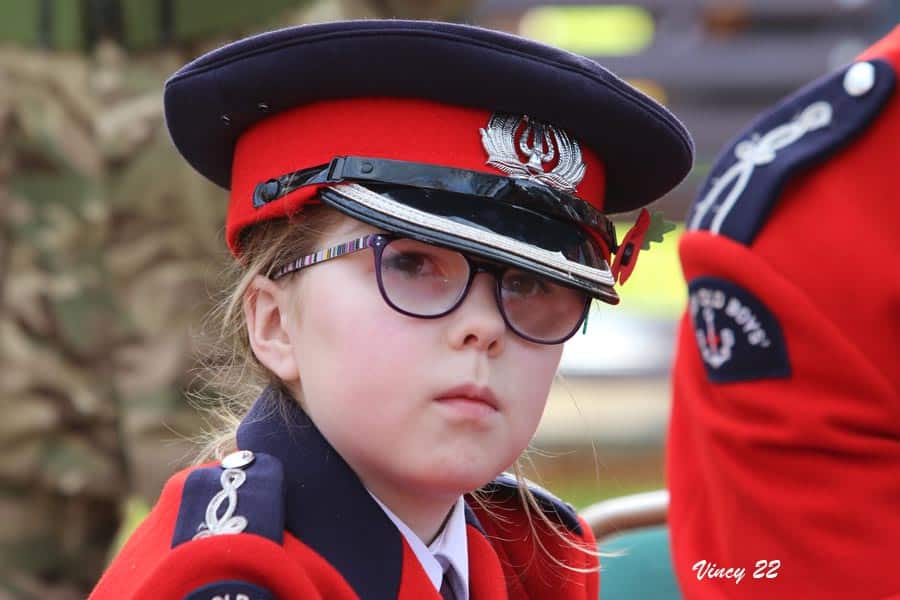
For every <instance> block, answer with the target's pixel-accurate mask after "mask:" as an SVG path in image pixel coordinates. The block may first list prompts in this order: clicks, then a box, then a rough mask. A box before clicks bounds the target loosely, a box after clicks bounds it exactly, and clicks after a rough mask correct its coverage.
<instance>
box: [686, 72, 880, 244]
mask: <svg viewBox="0 0 900 600" xmlns="http://www.w3.org/2000/svg"><path fill="white" fill-rule="evenodd" d="M895 79H896V77H895V75H894V70H893V69H892V68H891V66H890V65H889V64H888V63H887V62H885V61H883V60H872V61H868V62H858V63H855V64H853V65H850V66H849V67H847V68H846V69H844V70H842V71H840V72H838V73H835V74H833V75H830V76H827V77H824V78H822V79H819V80H818V81H815V82H813V83H811V84H809V85H808V86H806V87H804V88H802V89H801V90H799V91H798V92H796V93H795V94H793V95H791V96H789V97H788V98H786V99H785V100H783V101H781V102H779V103H778V104H777V105H776V106H775V107H774V108H773V109H772V110H771V111H769V112H767V113H765V114H763V115H761V116H760V117H759V118H757V119H756V120H755V121H754V122H753V123H752V124H751V125H750V126H749V128H748V129H747V130H746V131H745V133H743V134H741V135H740V136H738V138H737V139H736V140H735V141H733V142H732V143H731V144H730V146H729V147H728V149H727V150H726V151H725V152H723V153H722V154H721V155H720V156H719V158H718V160H717V161H716V163H715V165H714V166H713V168H712V170H711V172H710V175H709V177H708V178H707V179H706V181H705V182H704V183H703V185H702V186H701V188H700V193H699V195H698V197H697V200H696V201H695V202H694V204H693V205H692V207H691V210H690V211H689V213H688V216H687V219H686V228H687V229H688V230H706V231H709V232H710V233H714V234H717V235H723V236H726V237H729V238H731V239H733V240H735V241H737V242H740V243H742V244H746V245H749V244H750V243H751V242H752V241H753V239H754V238H755V237H756V234H757V233H758V232H759V230H760V229H761V228H762V226H763V224H764V223H765V221H766V219H767V218H768V216H769V214H770V212H771V211H772V208H773V207H774V206H775V204H776V203H777V201H778V197H779V196H780V194H781V190H782V188H783V187H784V185H785V184H786V183H787V181H788V179H789V178H790V177H791V176H792V175H794V174H795V173H797V172H799V171H801V170H803V169H807V168H810V167H812V166H814V165H816V164H818V163H820V162H822V161H824V160H825V159H827V158H828V157H829V156H831V155H832V154H833V153H834V152H836V151H837V150H838V149H840V148H841V147H843V146H844V145H846V144H847V143H849V142H850V141H851V140H852V139H853V138H854V137H855V136H856V135H857V134H859V133H862V132H863V131H865V129H866V127H867V126H868V125H869V123H871V122H872V121H873V120H874V119H875V117H876V116H877V115H878V113H879V112H880V111H881V108H882V107H883V106H884V105H885V103H886V102H887V100H888V98H890V96H891V92H892V91H893V89H894V81H895Z"/></svg>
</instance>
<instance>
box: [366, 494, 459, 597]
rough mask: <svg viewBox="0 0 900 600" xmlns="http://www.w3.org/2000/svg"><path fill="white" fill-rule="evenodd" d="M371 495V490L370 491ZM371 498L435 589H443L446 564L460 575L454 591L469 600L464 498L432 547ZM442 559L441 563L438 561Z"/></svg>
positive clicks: (385, 507)
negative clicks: (401, 536)
mask: <svg viewBox="0 0 900 600" xmlns="http://www.w3.org/2000/svg"><path fill="white" fill-rule="evenodd" d="M367 491H368V490H367ZM369 495H370V496H372V498H373V499H374V500H375V502H377V503H378V506H380V507H381V509H382V510H383V511H384V513H385V514H386V515H387V516H388V518H390V520H391V521H393V523H394V525H396V526H397V529H399V530H400V533H402V534H403V537H404V538H406V542H407V543H408V544H409V546H410V548H411V549H412V551H413V553H415V555H416V558H418V559H419V562H420V563H422V567H423V568H424V569H425V573H426V574H427V575H428V579H430V580H431V583H432V584H433V585H434V589H436V590H440V589H441V580H442V579H443V576H444V564H449V565H450V566H452V567H453V570H454V571H455V572H456V577H455V580H454V587H455V589H454V591H455V592H456V598H457V599H458V600H468V599H469V549H468V539H467V536H466V512H465V510H466V503H465V500H463V497H462V496H460V497H459V499H458V500H457V501H456V504H454V505H453V509H452V510H451V512H450V517H449V518H448V519H447V522H446V523H445V524H444V528H443V529H442V530H441V532H440V533H439V534H438V536H437V537H436V538H434V541H433V542H431V545H429V546H425V544H424V542H422V540H421V539H420V538H419V536H417V535H416V534H415V533H414V532H413V530H412V529H410V528H409V527H408V526H407V525H406V523H404V522H403V521H402V520H400V517H398V516H397V515H395V514H394V513H393V511H391V509H389V508H388V507H387V506H385V505H384V503H383V502H382V501H381V500H379V499H378V498H376V497H375V495H374V494H372V492H369ZM438 557H440V560H439V559H438Z"/></svg>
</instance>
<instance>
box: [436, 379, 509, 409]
mask: <svg viewBox="0 0 900 600" xmlns="http://www.w3.org/2000/svg"><path fill="white" fill-rule="evenodd" d="M448 398H450V399H462V400H468V401H470V402H473V403H481V404H485V405H487V406H488V407H489V408H491V409H493V410H499V408H500V403H499V402H498V401H497V396H496V395H495V394H494V392H493V390H491V388H489V387H484V386H477V385H475V384H474V383H467V384H464V385H458V386H456V387H453V388H450V389H449V390H446V391H445V392H443V393H441V394H438V396H437V398H436V400H438V401H441V400H445V399H448Z"/></svg>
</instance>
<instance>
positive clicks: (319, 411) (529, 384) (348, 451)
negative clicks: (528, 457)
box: [278, 217, 563, 497]
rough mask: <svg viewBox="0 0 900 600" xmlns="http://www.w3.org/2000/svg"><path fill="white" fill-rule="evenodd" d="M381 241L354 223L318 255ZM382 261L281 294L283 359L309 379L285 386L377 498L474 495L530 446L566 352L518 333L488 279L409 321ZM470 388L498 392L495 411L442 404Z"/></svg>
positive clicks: (366, 256) (307, 273) (357, 264)
mask: <svg viewBox="0 0 900 600" xmlns="http://www.w3.org/2000/svg"><path fill="white" fill-rule="evenodd" d="M378 231H379V230H378V229H377V228H375V227H372V226H369V225H367V224H365V223H362V222H361V221H357V220H355V219H350V218H349V217H348V218H347V219H346V221H345V222H343V223H342V224H341V225H340V226H338V227H337V228H336V229H335V230H333V231H332V232H331V233H330V234H328V235H326V236H325V239H323V240H322V243H321V246H320V247H328V246H332V245H335V244H339V243H342V242H344V241H346V240H349V239H353V238H356V237H360V236H362V235H366V234H368V233H375V232H378ZM372 252H373V251H372V250H364V251H360V252H356V253H353V254H350V255H347V256H343V257H341V258H339V259H332V260H329V261H327V262H325V263H323V264H317V265H315V266H314V267H312V268H309V269H308V270H304V271H301V276H300V277H294V278H292V279H291V280H290V282H289V283H288V284H287V286H285V287H284V288H283V289H281V288H279V289H280V290H281V291H282V292H284V293H283V294H282V295H281V296H279V300H278V303H279V309H280V311H281V313H282V314H281V320H282V327H283V335H284V336H285V344H284V347H285V348H286V350H285V352H286V353H289V354H290V356H289V359H290V360H292V361H293V365H294V366H295V367H296V370H297V373H298V374H299V379H298V380H293V381H289V380H286V381H285V383H286V384H287V385H288V387H289V388H291V389H292V391H293V392H294V394H295V396H296V397H297V398H298V399H300V400H301V403H302V405H303V407H304V409H305V410H306V411H307V413H308V414H309V415H310V417H311V418H312V420H313V421H314V422H315V423H316V425H317V426H318V428H319V429H320V430H321V432H322V434H323V435H324V436H325V437H326V438H327V439H328V441H329V442H330V443H331V444H332V446H334V447H335V449H336V450H337V451H338V452H339V453H340V454H341V455H342V456H343V458H344V459H345V460H346V461H347V462H348V464H350V466H351V467H352V468H353V469H354V470H355V471H356V472H357V474H359V475H360V477H361V479H362V480H363V482H364V483H366V485H368V486H369V487H370V489H372V488H373V487H379V486H381V487H383V486H389V487H391V488H393V489H396V490H406V491H407V492H415V493H418V494H430V495H433V496H435V497H439V496H447V497H449V496H457V495H459V494H461V493H463V492H468V491H471V490H472V489H474V488H477V487H479V486H481V485H483V484H485V483H486V482H488V481H490V480H491V479H492V478H493V477H495V476H496V475H497V474H498V473H499V472H500V471H502V470H504V469H506V468H508V467H509V466H510V465H511V464H512V463H513V462H514V461H515V460H516V458H517V457H518V456H519V454H520V453H521V452H522V450H523V449H524V448H525V447H526V446H527V444H528V442H529V440H530V439H531V437H532V435H533V434H534V431H535V429H536V428H537V425H538V422H539V420H540V417H541V414H542V413H543V410H544V405H545V403H546V399H547V395H548V393H549V389H550V385H551V382H552V380H553V376H554V374H555V373H556V370H557V367H558V365H559V360H560V357H561V355H562V350H563V346H562V344H559V345H552V346H551V345H542V344H535V343H532V342H529V341H527V340H525V339H523V338H521V337H519V336H517V335H516V334H515V333H513V332H512V331H510V330H509V329H508V328H507V327H506V324H505V323H504V321H503V317H502V316H501V314H500V312H499V309H498V308H497V304H496V301H495V299H494V288H495V286H496V283H495V280H494V278H493V276H492V275H489V274H487V273H479V274H478V275H477V276H476V278H475V280H474V281H473V283H472V288H471V289H470V291H469V294H468V296H467V297H466V299H465V300H464V302H463V303H462V304H461V305H460V306H459V307H458V308H457V309H456V310H455V311H453V312H452V313H450V314H449V315H445V316H443V317H440V318H437V319H420V318H416V317H410V316H406V315H403V314H400V313H398V312H397V311H395V310H394V309H392V308H391V307H389V306H388V305H387V304H386V303H385V302H384V300H383V299H382V297H381V294H380V293H379V291H378V284H377V281H376V278H375V273H374V260H373V256H372ZM287 348H289V350H287ZM463 384H474V385H476V386H484V387H488V388H490V390H491V391H493V394H494V396H495V397H496V408H491V407H489V406H486V405H483V404H481V405H478V404H474V405H473V404H471V403H466V402H462V401H460V402H446V401H438V400H437V398H438V397H439V396H441V395H442V394H443V393H444V392H446V391H447V390H449V389H451V388H454V387H456V386H459V385H463ZM376 484H377V485H376Z"/></svg>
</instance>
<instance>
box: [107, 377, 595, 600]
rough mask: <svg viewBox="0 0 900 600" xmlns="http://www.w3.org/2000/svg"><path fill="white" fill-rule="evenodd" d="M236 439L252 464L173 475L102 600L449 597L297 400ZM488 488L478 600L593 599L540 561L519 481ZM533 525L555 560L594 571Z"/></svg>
mask: <svg viewBox="0 0 900 600" xmlns="http://www.w3.org/2000/svg"><path fill="white" fill-rule="evenodd" d="M279 404H281V405H282V406H283V407H285V408H286V410H284V411H279V409H278V408H277V406H278V405H279ZM237 441H238V446H239V447H240V448H241V449H242V450H249V451H251V452H252V454H247V455H245V456H252V462H250V463H249V464H246V465H243V464H240V463H239V465H238V466H237V467H236V468H226V467H229V464H228V463H227V461H226V462H225V463H224V464H223V465H221V466H220V465H219V464H214V465H206V466H201V467H194V468H190V469H186V470H184V471H182V472H180V473H178V474H176V475H174V476H173V477H172V478H171V479H170V480H169V482H168V483H167V484H166V486H165V488H164V490H163V492H162V495H161V497H160V499H159V501H158V502H157V504H156V506H155V507H154V509H153V511H152V512H151V513H150V515H149V516H148V518H147V519H146V520H145V521H144V523H143V524H142V525H141V526H140V527H139V528H138V529H137V531H136V532H135V533H134V534H133V535H132V537H131V538H130V539H129V541H128V543H127V544H126V545H125V547H124V548H123V549H122V551H121V552H120V553H119V555H118V556H117V557H116V559H115V560H114V561H113V563H112V564H111V565H110V567H109V568H108V570H107V571H106V573H105V574H104V575H103V577H102V578H101V580H100V582H99V583H98V584H97V587H96V588H95V589H94V592H93V593H92V595H91V599H92V600H106V599H115V600H122V599H131V598H133V599H135V600H145V599H146V600H149V599H151V598H152V599H154V600H155V599H159V598H166V599H169V598H177V599H181V598H188V599H190V600H199V599H201V598H202V599H204V600H209V599H212V598H216V597H219V598H223V599H224V598H230V599H231V600H238V599H240V598H246V599H248V600H249V599H252V600H261V599H271V598H279V599H290V598H302V599H312V598H328V599H343V598H346V599H348V600H349V599H355V598H363V599H367V598H373V599H391V600H393V599H394V598H405V599H409V600H421V599H428V598H435V599H439V598H440V595H439V594H438V592H437V591H436V590H435V589H434V586H433V585H432V584H431V581H430V580H429V579H428V576H427V575H426V574H425V571H424V569H423V568H422V566H421V564H420V563H419V561H418V559H417V558H416V556H415V554H414V553H413V551H412V549H411V548H410V547H409V545H408V544H407V543H406V541H405V539H404V538H403V536H402V534H401V533H400V532H399V531H398V530H397V528H396V527H395V526H394V524H393V523H392V522H391V521H390V519H389V518H388V517H387V515H385V513H384V511H382V510H381V508H380V507H379V506H378V505H377V504H376V503H375V502H374V500H372V498H371V496H370V495H369V494H368V492H367V491H366V490H365V488H364V487H363V485H362V483H361V482H360V481H359V479H358V478H357V477H356V475H355V473H354V472H353V471H352V470H351V469H350V467H349V466H348V465H347V464H346V463H345V462H344V461H343V460H342V459H341V457H340V456H339V455H338V454H337V453H336V452H335V451H334V449H333V448H332V447H331V446H330V445H329V444H328V442H327V441H326V440H325V438H324V437H323V436H322V435H321V434H320V433H319V431H318V430H317V429H316V428H315V426H314V425H313V424H312V422H311V421H310V420H309V418H308V417H307V416H306V415H305V414H304V413H303V412H302V411H301V410H300V409H299V408H296V403H295V402H293V400H291V399H290V398H286V397H285V396H284V395H283V394H281V393H280V392H279V391H278V390H277V389H275V388H273V387H270V388H267V390H266V392H264V394H263V395H262V396H261V397H260V399H259V400H258V401H257V403H256V405H255V406H254V408H253V409H252V410H251V412H250V414H249V415H248V416H247V418H246V419H245V420H244V422H243V423H242V424H241V426H240V428H239V429H238V436H237ZM241 462H246V461H241ZM483 491H484V493H485V496H487V497H488V498H489V499H490V501H491V503H492V508H493V510H495V511H496V512H497V513H498V514H499V515H500V516H499V517H498V518H495V517H494V516H493V515H491V514H489V513H487V512H485V511H484V510H483V509H482V508H481V507H480V505H479V504H478V503H476V502H474V500H472V499H471V498H469V497H467V500H468V502H467V504H468V508H467V510H466V520H467V533H468V552H469V569H470V574H469V577H470V581H469V588H470V597H471V598H472V600H494V599H498V600H499V599H505V598H523V599H524V598H531V599H540V598H546V599H548V600H549V599H551V598H552V599H554V600H556V599H570V598H571V599H578V600H596V598H597V597H598V585H599V580H598V575H597V573H596V572H594V573H589V574H583V573H577V572H573V571H569V570H564V569H561V568H559V567H558V566H556V565H554V564H553V563H552V561H551V560H550V559H549V558H547V557H545V556H544V555H543V554H542V551H541V549H540V547H539V546H538V545H537V544H536V543H535V537H534V536H533V535H532V533H531V529H530V527H529V524H528V519H527V518H526V517H525V513H524V512H523V511H522V505H521V502H520V498H519V495H518V492H517V491H516V488H515V486H514V484H512V483H511V482H510V479H509V478H504V477H501V478H498V480H496V481H495V482H493V483H492V484H489V485H488V486H486V487H485V488H484V490H483ZM535 492H536V494H537V495H538V498H539V502H540V503H541V505H542V507H543V508H544V510H545V511H546V512H547V514H548V515H549V516H551V518H552V519H553V520H554V521H555V522H556V523H558V524H559V526H560V528H561V530H563V531H564V532H565V534H566V535H567V536H568V537H569V538H570V539H571V540H575V541H580V542H583V543H585V544H587V547H589V548H591V549H595V548H596V546H595V543H594V538H593V535H592V533H591V531H590V528H589V527H587V525H586V524H585V523H584V522H583V521H582V520H580V518H579V517H578V515H577V514H576V513H575V512H574V511H573V510H572V508H571V507H569V506H568V505H565V504H564V503H562V502H560V501H559V500H557V499H555V498H553V497H552V496H550V495H549V494H547V493H546V492H544V491H542V490H540V489H537V490H535ZM534 522H535V525H536V526H537V527H538V531H539V532H540V538H541V541H542V542H543V544H544V546H546V547H547V548H548V549H549V550H550V551H551V552H553V554H554V556H555V557H556V558H557V559H558V560H560V561H562V562H564V563H566V564H569V565H571V566H573V567H578V568H589V567H591V566H594V565H596V559H594V558H591V557H589V556H587V555H585V554H584V553H581V552H577V551H573V550H572V549H571V548H569V547H568V546H566V545H565V544H563V543H561V542H560V541H559V540H558V538H557V537H556V536H555V535H553V534H551V532H550V531H549V529H548V528H547V527H545V526H544V525H542V524H541V523H540V521H539V520H538V519H535V520H534ZM236 530H240V532H238V533H224V532H228V531H236ZM210 532H212V533H215V535H206V536H205V537H203V536H204V535H205V534H208V533H210ZM198 533H200V534H201V537H199V538H196V539H195V536H197V534H198Z"/></svg>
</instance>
